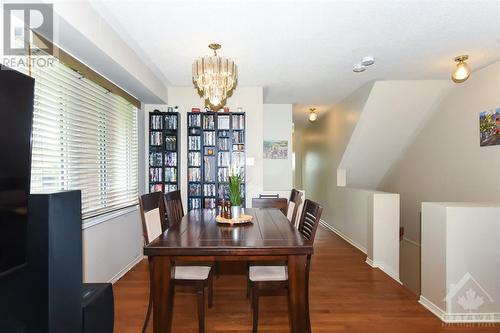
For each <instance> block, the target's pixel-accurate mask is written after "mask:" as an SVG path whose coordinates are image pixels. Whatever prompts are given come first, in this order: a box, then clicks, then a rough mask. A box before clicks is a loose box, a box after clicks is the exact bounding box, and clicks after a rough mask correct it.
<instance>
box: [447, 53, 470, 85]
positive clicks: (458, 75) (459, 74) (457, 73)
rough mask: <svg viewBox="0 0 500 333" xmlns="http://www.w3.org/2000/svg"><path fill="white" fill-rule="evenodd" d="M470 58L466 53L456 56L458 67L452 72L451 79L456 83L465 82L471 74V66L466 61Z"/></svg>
mask: <svg viewBox="0 0 500 333" xmlns="http://www.w3.org/2000/svg"><path fill="white" fill-rule="evenodd" d="M467 59H469V56H468V55H466V54H464V55H461V56H458V57H456V58H455V62H457V68H455V70H454V71H453V73H452V74H451V79H452V80H453V82H455V83H462V82H465V81H466V80H467V79H468V78H469V76H470V66H469V64H467V63H466V62H465V61H466V60H467Z"/></svg>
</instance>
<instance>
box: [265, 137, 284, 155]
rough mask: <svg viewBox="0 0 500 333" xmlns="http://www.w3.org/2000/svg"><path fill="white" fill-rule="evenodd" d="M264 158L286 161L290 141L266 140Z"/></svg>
mask: <svg viewBox="0 0 500 333" xmlns="http://www.w3.org/2000/svg"><path fill="white" fill-rule="evenodd" d="M264 158H265V159H269V160H286V159H287V158H288V140H264Z"/></svg>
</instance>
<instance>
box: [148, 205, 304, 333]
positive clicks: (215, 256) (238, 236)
mask: <svg viewBox="0 0 500 333" xmlns="http://www.w3.org/2000/svg"><path fill="white" fill-rule="evenodd" d="M245 214H247V215H252V217H253V220H252V223H248V224H245V225H239V226H228V225H223V224H219V223H217V222H216V220H215V217H216V210H215V209H198V210H191V211H190V212H188V213H187V214H186V215H185V216H184V217H183V218H182V220H181V222H180V223H178V224H176V225H173V226H171V227H170V228H168V229H167V230H165V232H163V234H162V235H161V236H160V237H158V238H157V239H155V240H154V241H153V242H151V243H150V244H148V245H146V246H145V247H144V254H145V255H146V256H148V257H149V258H150V260H151V261H152V267H153V268H152V293H153V332H155V333H170V332H171V331H172V307H173V288H174V284H173V282H172V278H173V272H174V271H173V269H174V263H175V262H176V261H182V262H190V261H193V262H206V261H259V262H260V261H286V262H287V265H288V284H289V288H288V312H289V322H290V332H292V333H309V332H311V328H310V324H309V323H308V321H307V320H306V318H307V317H308V315H309V308H308V304H309V302H308V300H307V295H308V293H307V288H308V285H307V281H308V278H307V276H306V274H307V272H306V261H307V256H308V255H310V254H312V253H313V246H312V243H310V242H309V241H308V240H306V239H305V238H304V237H303V236H302V235H301V234H300V233H299V232H298V231H297V229H296V228H295V227H293V226H292V225H291V224H290V222H288V220H287V218H286V217H285V216H284V215H283V213H281V212H280V211H279V210H278V209H253V208H246V209H245Z"/></svg>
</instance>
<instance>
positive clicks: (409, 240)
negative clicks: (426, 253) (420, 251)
mask: <svg viewBox="0 0 500 333" xmlns="http://www.w3.org/2000/svg"><path fill="white" fill-rule="evenodd" d="M403 240H404V241H405V242H408V243H410V244H412V245H415V246H418V247H421V246H422V245H421V244H420V243H418V242H415V241H414V240H411V239H409V238H406V237H403Z"/></svg>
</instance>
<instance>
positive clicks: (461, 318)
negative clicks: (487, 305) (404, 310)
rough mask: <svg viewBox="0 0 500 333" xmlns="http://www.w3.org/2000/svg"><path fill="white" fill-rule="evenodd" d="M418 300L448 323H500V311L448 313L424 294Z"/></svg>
mask: <svg viewBox="0 0 500 333" xmlns="http://www.w3.org/2000/svg"><path fill="white" fill-rule="evenodd" d="M418 302H419V303H420V304H421V305H422V306H423V307H424V308H426V309H427V310H429V311H430V312H432V314H434V315H435V316H436V317H438V318H439V319H441V321H442V322H444V323H446V324H481V323H486V324H490V323H500V313H447V312H444V311H443V310H442V309H441V308H440V307H438V306H437V305H435V304H434V303H432V302H431V301H429V300H428V299H427V298H425V297H424V296H422V295H420V299H419V300H418Z"/></svg>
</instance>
